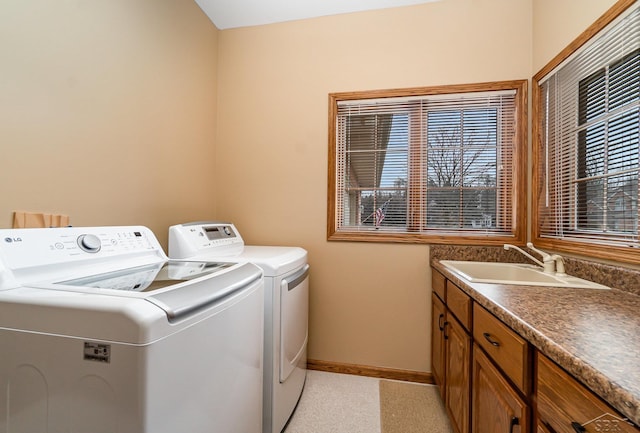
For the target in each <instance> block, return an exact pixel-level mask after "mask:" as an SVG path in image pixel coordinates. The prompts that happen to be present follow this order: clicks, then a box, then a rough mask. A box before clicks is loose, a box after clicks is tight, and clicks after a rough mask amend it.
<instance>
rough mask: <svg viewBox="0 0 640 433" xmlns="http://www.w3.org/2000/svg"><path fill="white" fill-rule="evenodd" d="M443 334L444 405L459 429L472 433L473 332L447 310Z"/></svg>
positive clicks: (464, 432) (461, 432) (457, 429)
mask: <svg viewBox="0 0 640 433" xmlns="http://www.w3.org/2000/svg"><path fill="white" fill-rule="evenodd" d="M444 338H445V347H446V356H445V359H446V366H445V377H446V379H445V383H446V386H447V391H446V395H445V402H446V404H445V406H446V408H447V411H448V412H449V417H450V419H451V424H452V425H453V428H454V430H455V431H456V433H469V400H470V397H471V388H470V386H471V378H470V376H471V374H470V373H471V366H470V360H471V336H469V335H468V334H467V333H466V332H465V330H464V328H463V327H462V325H461V324H460V323H459V322H458V321H457V320H456V319H455V318H454V317H453V315H451V314H448V315H447V321H446V322H445V330H444ZM494 433H495V432H494Z"/></svg>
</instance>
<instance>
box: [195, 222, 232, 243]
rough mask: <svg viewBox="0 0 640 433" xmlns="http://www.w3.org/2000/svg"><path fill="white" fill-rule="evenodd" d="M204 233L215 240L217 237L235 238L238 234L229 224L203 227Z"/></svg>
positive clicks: (211, 239)
mask: <svg viewBox="0 0 640 433" xmlns="http://www.w3.org/2000/svg"><path fill="white" fill-rule="evenodd" d="M202 229H203V230H204V233H205V234H206V235H207V239H209V240H210V241H215V240H216V239H225V238H234V237H235V236H236V234H235V233H234V231H233V230H231V227H229V226H211V227H203V228H202Z"/></svg>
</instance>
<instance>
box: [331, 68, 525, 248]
mask: <svg viewBox="0 0 640 433" xmlns="http://www.w3.org/2000/svg"><path fill="white" fill-rule="evenodd" d="M507 89H510V90H511V89H513V90H516V95H517V96H516V100H515V105H516V110H515V116H516V119H517V121H516V131H515V135H516V137H515V147H514V150H513V152H514V156H513V158H514V162H513V164H514V168H515V174H514V177H513V180H512V182H513V189H514V191H515V194H514V197H515V200H514V202H513V205H512V209H513V215H514V217H513V218H512V227H511V232H512V234H511V235H496V234H492V235H489V236H483V235H481V234H473V235H467V234H465V232H456V231H446V230H442V231H438V232H434V233H428V234H425V233H420V232H415V233H412V232H409V233H406V232H403V233H389V232H385V233H383V232H369V231H363V232H348V231H338V230H337V218H338V217H339V215H337V214H336V212H338V211H339V210H340V209H338V208H337V206H336V194H337V173H336V162H337V155H336V133H337V130H336V122H335V119H336V117H337V102H338V101H345V100H358V99H375V98H393V97H410V96H428V95H440V94H453V93H471V92H487V91H499V90H507ZM527 93H528V80H509V81H498V82H488V83H474V84H462V85H447V86H434V87H415V88H407V89H390V90H373V91H362V92H342V93H331V94H329V101H328V102H329V110H328V111H329V119H328V133H329V137H328V142H329V152H328V180H327V239H328V240H331V241H364V242H395V243H427V244H451V243H459V244H464V245H503V244H504V243H517V244H523V243H524V242H525V240H526V231H527V226H526V224H527V153H528V152H527V129H528V113H527V96H528V95H527ZM412 147H413V146H411V148H412ZM410 151H411V150H410ZM411 181H412V180H411V177H409V179H408V182H411ZM421 217H422V216H421V215H408V220H409V221H411V219H414V218H421Z"/></svg>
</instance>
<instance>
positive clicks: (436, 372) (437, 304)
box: [431, 270, 471, 433]
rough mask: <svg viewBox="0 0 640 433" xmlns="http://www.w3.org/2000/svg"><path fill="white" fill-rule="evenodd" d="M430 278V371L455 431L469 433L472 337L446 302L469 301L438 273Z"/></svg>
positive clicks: (434, 273)
mask: <svg viewBox="0 0 640 433" xmlns="http://www.w3.org/2000/svg"><path fill="white" fill-rule="evenodd" d="M432 275H433V281H432V284H433V285H432V287H433V294H432V323H431V337H432V339H431V370H432V374H433V377H434V381H435V382H436V384H438V385H439V387H440V395H441V397H442V401H443V402H444V405H445V408H446V409H447V413H448V415H449V418H450V420H451V424H452V426H453V428H454V431H455V432H456V433H469V427H470V422H469V420H470V419H469V416H470V412H469V407H470V392H471V373H470V372H471V364H470V362H471V336H470V335H469V333H468V331H467V329H466V328H465V326H463V325H462V324H461V323H460V322H459V321H458V319H456V316H455V315H454V314H453V313H452V311H451V310H450V309H449V306H448V303H447V302H446V300H447V299H450V298H449V296H450V295H451V294H452V293H454V294H453V295H452V298H451V299H454V300H456V301H455V304H456V305H458V304H459V303H460V300H462V299H463V298H464V297H465V296H466V297H467V301H468V304H469V306H470V305H471V300H470V298H469V297H468V295H466V294H465V293H464V292H462V290H460V289H459V288H457V287H455V285H452V284H451V282H449V281H445V279H444V277H443V276H442V275H441V274H439V273H438V272H437V271H435V270H434V271H433V272H432ZM455 290H457V291H459V293H457V292H455ZM462 303H464V300H462ZM470 317H471V316H470V310H469V318H470Z"/></svg>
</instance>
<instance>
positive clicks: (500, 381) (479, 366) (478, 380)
mask: <svg viewBox="0 0 640 433" xmlns="http://www.w3.org/2000/svg"><path fill="white" fill-rule="evenodd" d="M472 407H473V411H472V413H473V415H472V431H473V432H474V433H526V432H528V431H529V427H528V426H529V409H528V406H527V403H526V402H525V400H524V399H523V398H522V397H520V395H519V394H518V393H517V392H516V391H515V390H514V389H513V387H512V386H511V385H510V384H509V382H507V380H506V379H505V377H504V376H503V375H502V374H501V373H500V372H499V371H498V370H497V369H496V367H495V366H494V365H493V363H492V362H491V361H489V358H488V357H487V356H486V355H485V354H484V352H483V351H482V350H481V349H480V348H479V347H478V346H475V347H474V349H473V405H472Z"/></svg>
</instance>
